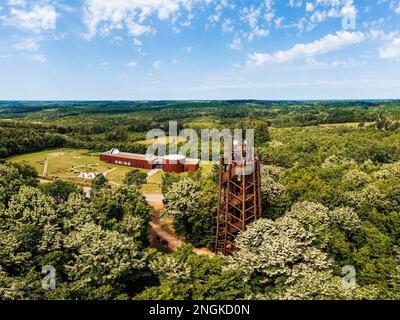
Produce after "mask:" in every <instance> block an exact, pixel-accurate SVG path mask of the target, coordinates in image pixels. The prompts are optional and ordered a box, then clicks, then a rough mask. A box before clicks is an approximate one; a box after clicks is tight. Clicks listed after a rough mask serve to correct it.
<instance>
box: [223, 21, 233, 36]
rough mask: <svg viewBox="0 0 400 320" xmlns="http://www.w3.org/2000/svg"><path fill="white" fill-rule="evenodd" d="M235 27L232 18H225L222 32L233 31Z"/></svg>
mask: <svg viewBox="0 0 400 320" xmlns="http://www.w3.org/2000/svg"><path fill="white" fill-rule="evenodd" d="M233 30H234V27H233V24H232V21H231V20H230V19H225V20H224V22H223V23H222V32H223V33H231V32H233Z"/></svg>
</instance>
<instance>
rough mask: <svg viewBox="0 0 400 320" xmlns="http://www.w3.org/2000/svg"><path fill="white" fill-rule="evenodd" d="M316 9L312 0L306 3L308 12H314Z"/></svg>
mask: <svg viewBox="0 0 400 320" xmlns="http://www.w3.org/2000/svg"><path fill="white" fill-rule="evenodd" d="M314 9H315V7H314V4H313V3H312V2H307V4H306V11H307V12H313V11H314Z"/></svg>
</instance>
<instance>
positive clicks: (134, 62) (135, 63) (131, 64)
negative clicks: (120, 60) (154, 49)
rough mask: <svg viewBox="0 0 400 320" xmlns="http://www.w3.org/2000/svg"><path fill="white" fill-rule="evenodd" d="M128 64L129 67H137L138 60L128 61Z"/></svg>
mask: <svg viewBox="0 0 400 320" xmlns="http://www.w3.org/2000/svg"><path fill="white" fill-rule="evenodd" d="M126 66H127V67H128V68H135V67H136V66H137V62H136V61H131V62H128V63H127V64H126Z"/></svg>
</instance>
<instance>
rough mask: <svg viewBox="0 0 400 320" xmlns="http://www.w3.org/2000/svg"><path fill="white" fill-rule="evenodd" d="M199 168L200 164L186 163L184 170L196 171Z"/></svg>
mask: <svg viewBox="0 0 400 320" xmlns="http://www.w3.org/2000/svg"><path fill="white" fill-rule="evenodd" d="M197 170H199V164H188V163H187V164H185V166H184V172H196V171H197Z"/></svg>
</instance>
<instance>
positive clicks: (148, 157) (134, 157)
mask: <svg viewBox="0 0 400 320" xmlns="http://www.w3.org/2000/svg"><path fill="white" fill-rule="evenodd" d="M102 154H103V155H108V156H114V157H120V158H125V159H131V160H142V161H149V162H155V161H156V160H157V157H155V156H152V155H146V154H139V153H128V152H120V153H118V154H113V153H111V152H110V151H107V152H103V153H102Z"/></svg>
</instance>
